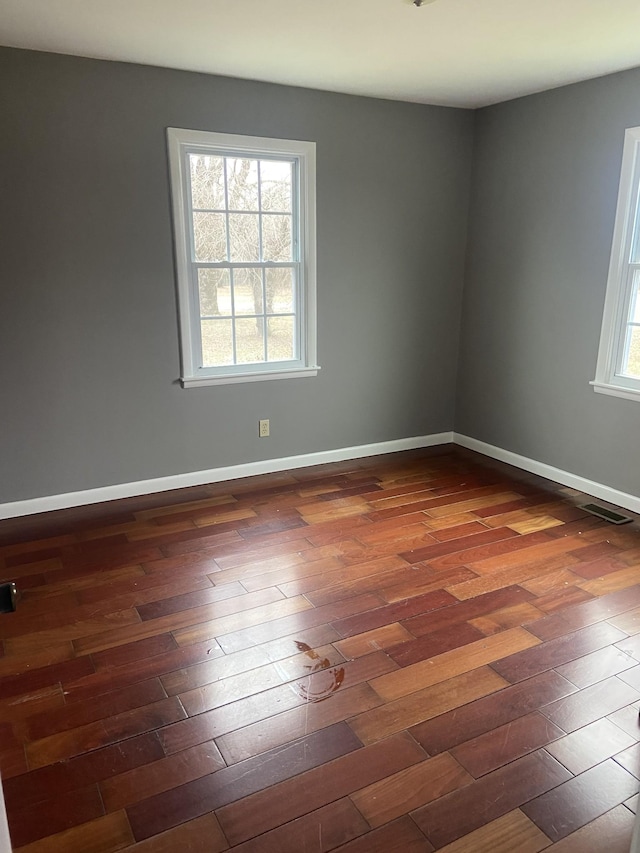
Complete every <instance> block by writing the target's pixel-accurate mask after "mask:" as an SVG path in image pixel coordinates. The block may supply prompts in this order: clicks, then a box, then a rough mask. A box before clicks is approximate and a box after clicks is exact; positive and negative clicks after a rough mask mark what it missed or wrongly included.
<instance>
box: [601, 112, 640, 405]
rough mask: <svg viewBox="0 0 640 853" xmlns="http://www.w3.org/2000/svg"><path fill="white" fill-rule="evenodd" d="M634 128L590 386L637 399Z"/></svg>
mask: <svg viewBox="0 0 640 853" xmlns="http://www.w3.org/2000/svg"><path fill="white" fill-rule="evenodd" d="M639 189H640V127H632V128H629V129H628V130H627V131H626V133H625V142H624V151H623V155H622V171H621V175H620V190H619V193H618V208H617V212H616V222H615V227H614V232H613V245H612V247H611V262H610V264H609V278H608V281H607V294H606V297H605V304H604V316H603V320H602V333H601V336H600V349H599V350H598V363H597V367H596V378H595V380H594V381H593V382H592V383H591V384H592V385H593V387H594V390H595V391H599V392H600V393H603V394H613V395H614V396H618V397H627V398H628V399H631V400H638V401H640V192H639Z"/></svg>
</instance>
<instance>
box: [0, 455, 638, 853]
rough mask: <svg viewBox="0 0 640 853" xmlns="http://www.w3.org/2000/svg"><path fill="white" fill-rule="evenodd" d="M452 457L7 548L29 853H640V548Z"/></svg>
mask: <svg viewBox="0 0 640 853" xmlns="http://www.w3.org/2000/svg"><path fill="white" fill-rule="evenodd" d="M582 499H583V496H581V495H578V494H575V493H573V492H572V491H571V490H569V489H563V488H561V487H559V486H554V485H553V484H551V483H549V482H548V481H544V480H542V479H539V478H536V477H532V476H528V475H524V474H522V473H521V472H516V471H514V470H513V469H509V468H507V467H506V466H501V465H499V464H497V463H493V462H491V461H490V460H487V459H483V458H482V457H480V456H477V455H475V454H472V453H469V452H467V451H462V450H458V449H452V448H436V449H432V450H430V451H416V452H410V453H404V454H394V455H390V456H386V457H377V458H374V459H367V460H359V461H356V462H347V463H342V464H336V465H327V466H323V467H318V468H314V469H305V470H298V471H294V472H291V473H283V474H278V475H272V476H265V477H259V478H253V479H251V480H244V481H234V482H230V483H225V484H216V485H212V486H206V487H200V488H194V489H188V490H183V491H180V492H172V493H164V494H159V495H153V496H146V497H142V498H132V499H127V500H123V501H118V502H114V503H110V504H102V505H97V506H93V507H86V508H80V509H76V510H65V511H60V512H56V513H49V514H46V515H42V516H32V517H30V518H23V519H15V520H10V521H4V522H0V577H1V579H4V580H14V581H16V583H17V584H18V587H19V589H20V592H21V595H22V598H21V600H20V602H19V605H18V609H17V611H16V612H15V613H10V614H0V636H1V637H2V647H1V652H2V654H1V656H0V770H1V773H2V779H3V785H4V793H5V800H6V806H7V812H8V819H9V826H10V831H11V835H12V841H13V845H14V849H15V850H18V851H20V853H51V852H52V851H65V853H110V852H111V851H116V850H133V851H135V853H173V851H181V850H184V851H190V853H220V851H225V850H228V849H233V850H234V851H238V853H325V852H326V851H340V853H389V851H402V853H419V852H420V853H421V852H422V851H433V850H443V851H446V853H483V851H487V853H536V851H540V850H550V851H553V853H596V851H597V853H601V851H603V850H605V849H606V850H607V853H623V851H624V853H626V851H627V850H628V848H629V843H630V839H631V831H632V826H633V819H634V810H635V808H636V803H637V799H638V798H637V793H638V787H639V784H640V783H639V781H638V780H639V778H640V728H639V726H638V709H639V707H640V523H638V520H636V521H634V522H633V524H629V525H626V526H621V527H615V526H613V525H611V524H608V523H606V522H603V521H600V520H599V519H597V518H595V517H593V516H591V515H587V514H586V513H585V512H584V511H582V510H580V509H578V508H577V504H578V503H580V502H581V500H582Z"/></svg>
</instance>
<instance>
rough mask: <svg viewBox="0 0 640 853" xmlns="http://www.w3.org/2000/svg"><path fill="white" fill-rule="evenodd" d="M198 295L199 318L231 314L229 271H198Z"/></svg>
mask: <svg viewBox="0 0 640 853" xmlns="http://www.w3.org/2000/svg"><path fill="white" fill-rule="evenodd" d="M198 293H199V296H200V316H201V317H215V316H220V315H221V314H222V315H224V314H231V286H230V283H229V270H211V269H205V270H198Z"/></svg>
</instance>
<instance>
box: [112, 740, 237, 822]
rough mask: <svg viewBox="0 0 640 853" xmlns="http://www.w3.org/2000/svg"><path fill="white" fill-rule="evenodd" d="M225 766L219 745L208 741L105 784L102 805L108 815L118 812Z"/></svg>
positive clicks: (119, 775)
mask: <svg viewBox="0 0 640 853" xmlns="http://www.w3.org/2000/svg"><path fill="white" fill-rule="evenodd" d="M224 766H225V762H224V759H223V758H222V756H221V755H220V750H219V749H218V748H217V746H216V745H215V743H213V742H212V741H208V742H207V743H202V744H198V745H197V746H194V747H192V748H191V749H187V750H185V751H184V752H178V753H176V754H175V755H170V756H168V757H167V758H162V759H161V760H160V761H153V762H151V763H149V764H143V765H141V766H140V767H136V768H134V769H133V770H128V771H126V772H125V773H120V774H118V775H117V776H111V777H109V778H108V779H105V780H103V781H101V782H100V785H99V787H100V793H101V795H102V801H103V802H104V806H105V809H106V810H107V811H108V812H116V811H118V810H119V809H122V808H124V807H125V806H129V805H131V804H132V803H137V802H138V801H139V800H145V799H148V798H149V797H152V796H154V795H155V794H160V793H162V792H164V791H169V790H171V788H174V787H175V786H176V785H184V784H186V783H187V782H192V781H193V780H194V779H200V778H201V777H202V776H207V775H208V774H209V773H214V772H215V771H216V770H221V769H222V768H223V767H224Z"/></svg>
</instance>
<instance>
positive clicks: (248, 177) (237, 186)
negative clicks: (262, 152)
mask: <svg viewBox="0 0 640 853" xmlns="http://www.w3.org/2000/svg"><path fill="white" fill-rule="evenodd" d="M226 159H227V186H228V188H229V210H257V209H258V161H257V160H244V159H240V158H239V157H227V158H226Z"/></svg>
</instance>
